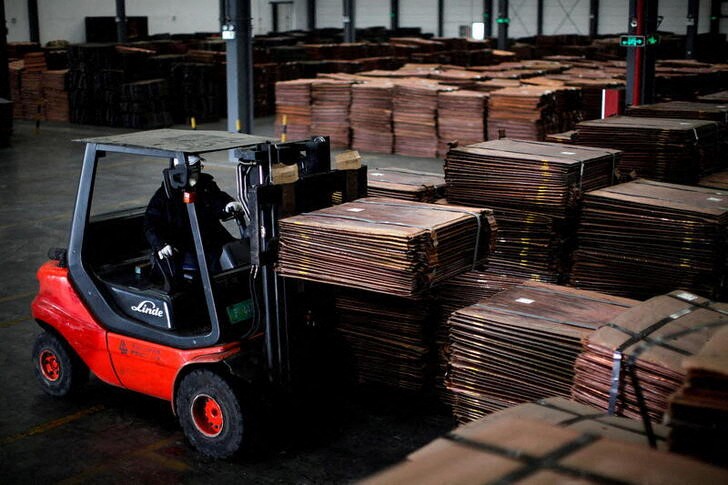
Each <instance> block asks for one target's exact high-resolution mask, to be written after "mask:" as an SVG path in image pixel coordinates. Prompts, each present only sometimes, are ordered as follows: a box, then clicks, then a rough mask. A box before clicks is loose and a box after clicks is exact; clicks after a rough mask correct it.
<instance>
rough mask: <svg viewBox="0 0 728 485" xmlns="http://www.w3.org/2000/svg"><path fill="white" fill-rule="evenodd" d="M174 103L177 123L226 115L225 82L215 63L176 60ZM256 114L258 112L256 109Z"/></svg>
mask: <svg viewBox="0 0 728 485" xmlns="http://www.w3.org/2000/svg"><path fill="white" fill-rule="evenodd" d="M169 87H170V91H171V94H172V96H174V100H175V102H174V103H172V104H171V106H170V109H171V110H172V117H173V118H174V120H175V122H176V123H188V122H189V120H190V118H193V117H194V118H195V120H196V121H197V123H204V122H209V121H216V120H218V119H219V118H221V117H223V116H225V110H226V107H225V106H224V104H225V100H226V98H225V83H224V82H223V79H222V78H221V76H220V75H219V71H218V69H217V66H216V65H214V64H202V63H199V62H175V63H174V64H173V65H172V66H171V69H170V73H169ZM256 115H259V114H258V113H257V112H256Z"/></svg>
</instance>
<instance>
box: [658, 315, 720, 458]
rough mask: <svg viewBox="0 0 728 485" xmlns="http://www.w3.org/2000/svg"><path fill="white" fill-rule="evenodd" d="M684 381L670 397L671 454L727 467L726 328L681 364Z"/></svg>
mask: <svg viewBox="0 0 728 485" xmlns="http://www.w3.org/2000/svg"><path fill="white" fill-rule="evenodd" d="M682 366H683V368H684V369H686V370H687V378H686V380H685V383H684V384H683V386H682V387H681V388H680V390H679V391H678V392H677V393H676V394H673V395H672V396H671V397H670V410H669V414H668V416H669V424H670V426H671V427H672V434H671V435H670V451H674V452H676V453H683V454H686V455H692V456H694V457H696V458H700V459H701V460H704V461H709V462H711V463H713V464H715V465H720V466H723V467H726V466H728V455H726V453H725V450H728V433H726V429H728V328H725V327H723V328H720V329H719V330H718V331H717V332H716V333H715V335H713V338H711V339H710V341H708V342H707V343H706V344H705V345H704V346H703V348H702V349H701V350H700V352H698V353H697V354H696V355H695V356H693V357H687V358H686V359H685V360H684V361H683V364H682Z"/></svg>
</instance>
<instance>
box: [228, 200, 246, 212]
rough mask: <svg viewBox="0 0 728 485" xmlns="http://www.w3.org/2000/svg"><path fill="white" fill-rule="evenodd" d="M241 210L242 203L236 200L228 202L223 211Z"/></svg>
mask: <svg viewBox="0 0 728 485" xmlns="http://www.w3.org/2000/svg"><path fill="white" fill-rule="evenodd" d="M242 210H243V204H241V203H240V202H238V201H237V200H234V201H232V202H228V204H227V205H226V206H225V212H227V213H228V214H235V213H236V212H241V211H242Z"/></svg>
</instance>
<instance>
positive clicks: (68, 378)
mask: <svg viewBox="0 0 728 485" xmlns="http://www.w3.org/2000/svg"><path fill="white" fill-rule="evenodd" d="M33 363H34V365H33V370H34V371H35V376H36V378H37V379H38V382H39V383H40V385H41V388H42V389H43V391H45V393H46V394H50V395H51V396H55V397H63V396H67V395H69V394H71V393H73V392H75V391H76V390H78V388H80V387H81V386H82V385H83V384H84V383H85V382H86V380H87V379H88V372H89V371H88V368H87V367H86V365H85V364H84V363H83V362H82V361H81V359H79V358H78V357H77V356H76V354H74V353H73V351H72V350H71V349H70V347H69V346H68V344H67V343H66V342H65V341H64V340H63V339H62V338H60V337H58V336H56V335H55V334H52V333H49V332H43V333H41V334H40V335H38V337H37V338H36V340H35V345H34V346H33Z"/></svg>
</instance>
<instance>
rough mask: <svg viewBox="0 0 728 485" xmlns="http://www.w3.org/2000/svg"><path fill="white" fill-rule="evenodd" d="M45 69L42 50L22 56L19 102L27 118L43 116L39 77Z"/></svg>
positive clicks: (41, 89) (40, 117) (41, 90)
mask: <svg viewBox="0 0 728 485" xmlns="http://www.w3.org/2000/svg"><path fill="white" fill-rule="evenodd" d="M45 70H46V62H45V55H44V54H43V53H42V52H30V53H28V54H25V56H23V71H22V75H23V80H22V89H21V92H20V103H22V105H23V113H24V114H25V117H26V118H27V119H32V120H35V119H38V120H41V119H43V118H44V106H43V105H44V102H43V86H42V84H41V78H42V76H43V71H45Z"/></svg>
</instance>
